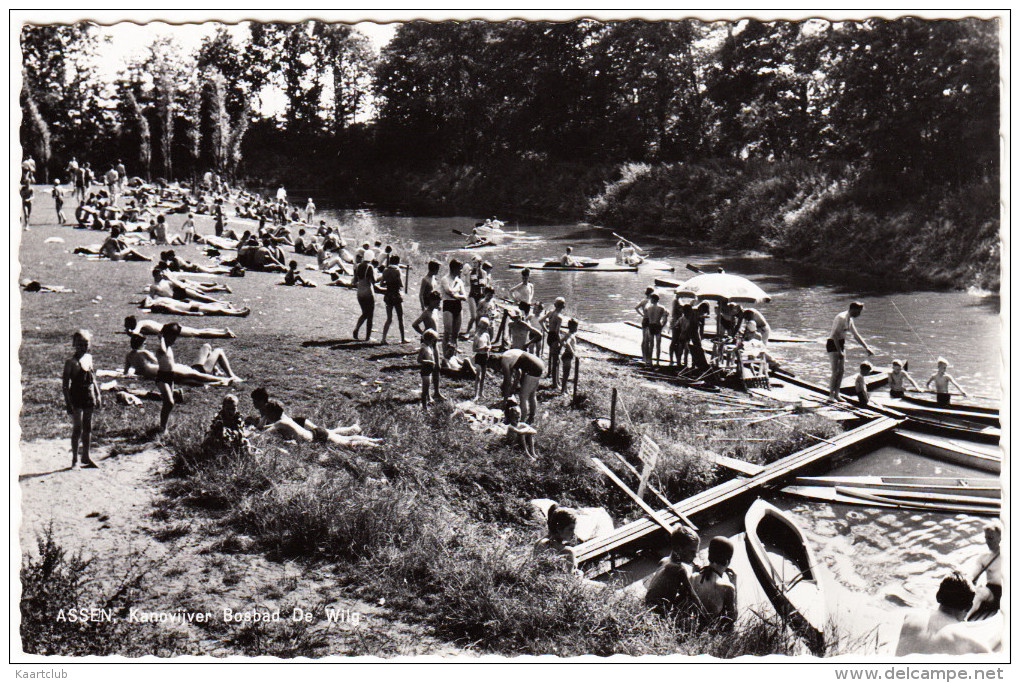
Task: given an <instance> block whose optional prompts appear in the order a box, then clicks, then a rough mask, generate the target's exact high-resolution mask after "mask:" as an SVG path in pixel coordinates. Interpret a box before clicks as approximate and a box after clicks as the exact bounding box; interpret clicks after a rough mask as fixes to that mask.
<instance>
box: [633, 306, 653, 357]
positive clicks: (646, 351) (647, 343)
mask: <svg viewBox="0 0 1020 683" xmlns="http://www.w3.org/2000/svg"><path fill="white" fill-rule="evenodd" d="M652 294H655V287H646V288H645V298H644V299H642V300H641V301H639V302H638V304H637V306H635V307H634V310H635V311H637V314H638V315H640V316H641V357H642V358H643V359H644V361H645V365H651V363H652V351H651V345H652V335H650V334H649V333H648V311H647V309H648V307H649V306H650V305H651V303H652Z"/></svg>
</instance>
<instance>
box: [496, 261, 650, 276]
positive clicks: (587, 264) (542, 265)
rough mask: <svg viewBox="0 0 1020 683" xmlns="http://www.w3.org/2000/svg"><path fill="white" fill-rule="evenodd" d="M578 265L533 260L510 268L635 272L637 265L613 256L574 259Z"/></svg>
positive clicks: (514, 264)
mask: <svg viewBox="0 0 1020 683" xmlns="http://www.w3.org/2000/svg"><path fill="white" fill-rule="evenodd" d="M576 260H577V262H578V263H579V265H576V266H565V265H563V264H562V263H561V262H560V261H559V260H556V261H535V262H532V263H511V264H510V267H511V268H517V269H523V268H528V269H529V270H570V271H577V272H581V273H636V272H637V270H638V267H637V266H624V265H620V264H618V263H617V262H616V259H614V258H605V259H576Z"/></svg>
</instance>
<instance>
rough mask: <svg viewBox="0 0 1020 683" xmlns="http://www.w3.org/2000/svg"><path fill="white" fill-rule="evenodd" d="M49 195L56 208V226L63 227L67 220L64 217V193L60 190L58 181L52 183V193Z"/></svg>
mask: <svg viewBox="0 0 1020 683" xmlns="http://www.w3.org/2000/svg"><path fill="white" fill-rule="evenodd" d="M50 194H51V195H53V203H54V204H55V205H56V207H57V225H63V224H64V223H66V222H67V219H66V218H65V217H64V191H63V190H61V189H60V180H54V181H53V191H52V192H50Z"/></svg>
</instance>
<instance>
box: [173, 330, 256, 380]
mask: <svg viewBox="0 0 1020 683" xmlns="http://www.w3.org/2000/svg"><path fill="white" fill-rule="evenodd" d="M178 328H180V325H178ZM178 336H180V335H179V334H178ZM191 367H193V368H194V369H195V370H198V371H199V372H204V373H206V374H209V375H213V376H217V371H219V373H221V374H222V376H224V377H227V378H228V379H230V381H231V382H243V381H244V380H243V379H241V378H240V377H238V376H237V375H235V374H234V370H233V368H231V367H230V361H229V360H227V354H226V353H225V352H224V351H223V349H214V348H213V347H212V346H211V345H210V344H202V346H200V347H199V348H198V358H197V359H196V360H195V362H194V363H192V364H191Z"/></svg>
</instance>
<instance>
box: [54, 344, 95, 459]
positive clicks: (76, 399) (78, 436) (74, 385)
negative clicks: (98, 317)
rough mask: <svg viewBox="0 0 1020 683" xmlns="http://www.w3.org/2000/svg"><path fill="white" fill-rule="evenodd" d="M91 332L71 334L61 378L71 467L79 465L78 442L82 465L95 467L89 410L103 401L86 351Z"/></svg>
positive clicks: (91, 362)
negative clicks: (70, 347) (68, 420)
mask: <svg viewBox="0 0 1020 683" xmlns="http://www.w3.org/2000/svg"><path fill="white" fill-rule="evenodd" d="M91 342H92V333H91V332H89V331H88V330H78V331H77V332H75V333H74V336H73V337H72V343H73V345H74V355H72V356H71V357H70V358H68V359H67V361H66V362H65V363H64V375H63V378H62V380H61V384H62V386H63V391H64V407H65V408H66V410H67V414H68V415H70V416H71V467H72V468H75V467H77V466H78V445H79V443H80V444H81V464H82V466H83V467H98V465H96V463H95V462H93V461H92V458H91V457H90V455H89V446H90V445H91V443H92V413H93V411H94V410H95V409H96V408H98V407H100V406H101V405H102V403H103V401H102V397H101V396H100V393H99V384H98V383H97V382H96V370H95V366H94V364H93V361H92V354H90V353H89V344H90V343H91Z"/></svg>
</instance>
